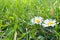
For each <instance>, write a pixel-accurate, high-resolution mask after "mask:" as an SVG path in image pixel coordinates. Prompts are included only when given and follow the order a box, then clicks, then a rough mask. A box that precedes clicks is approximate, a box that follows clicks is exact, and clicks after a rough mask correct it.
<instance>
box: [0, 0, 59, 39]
mask: <svg viewBox="0 0 60 40" xmlns="http://www.w3.org/2000/svg"><path fill="white" fill-rule="evenodd" d="M35 16H41V17H43V19H50V18H52V19H56V20H57V22H60V0H57V2H56V0H0V31H1V32H0V40H14V38H15V35H16V34H17V35H16V40H31V39H32V40H33V39H34V40H38V39H39V40H49V39H50V40H60V26H59V25H60V24H59V25H58V24H57V25H56V26H55V27H53V28H52V27H51V28H50V27H49V28H43V27H42V26H40V25H31V19H32V18H33V17H35ZM36 35H38V37H36Z"/></svg>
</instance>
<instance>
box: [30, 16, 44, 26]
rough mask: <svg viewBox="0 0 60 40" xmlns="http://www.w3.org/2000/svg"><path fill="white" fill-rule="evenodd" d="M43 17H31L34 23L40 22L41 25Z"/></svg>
mask: <svg viewBox="0 0 60 40" xmlns="http://www.w3.org/2000/svg"><path fill="white" fill-rule="evenodd" d="M42 21H43V20H42V17H35V18H32V19H31V22H32V23H33V24H40V25H41V23H42Z"/></svg>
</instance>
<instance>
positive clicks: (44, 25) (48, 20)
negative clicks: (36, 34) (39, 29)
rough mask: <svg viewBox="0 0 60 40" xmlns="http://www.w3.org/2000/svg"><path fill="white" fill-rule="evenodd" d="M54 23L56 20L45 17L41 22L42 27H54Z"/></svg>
mask: <svg viewBox="0 0 60 40" xmlns="http://www.w3.org/2000/svg"><path fill="white" fill-rule="evenodd" d="M55 25H56V20H52V19H46V20H44V23H43V24H42V26H43V27H49V26H52V27H54V26H55Z"/></svg>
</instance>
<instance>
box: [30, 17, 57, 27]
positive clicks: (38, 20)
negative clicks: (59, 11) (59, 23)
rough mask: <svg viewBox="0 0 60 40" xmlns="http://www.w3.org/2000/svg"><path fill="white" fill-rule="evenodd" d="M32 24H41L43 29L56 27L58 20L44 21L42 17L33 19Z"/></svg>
mask: <svg viewBox="0 0 60 40" xmlns="http://www.w3.org/2000/svg"><path fill="white" fill-rule="evenodd" d="M31 22H32V24H40V25H42V26H43V27H49V26H51V27H54V26H55V25H56V20H53V19H46V20H44V21H43V19H42V17H35V18H32V19H31Z"/></svg>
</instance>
